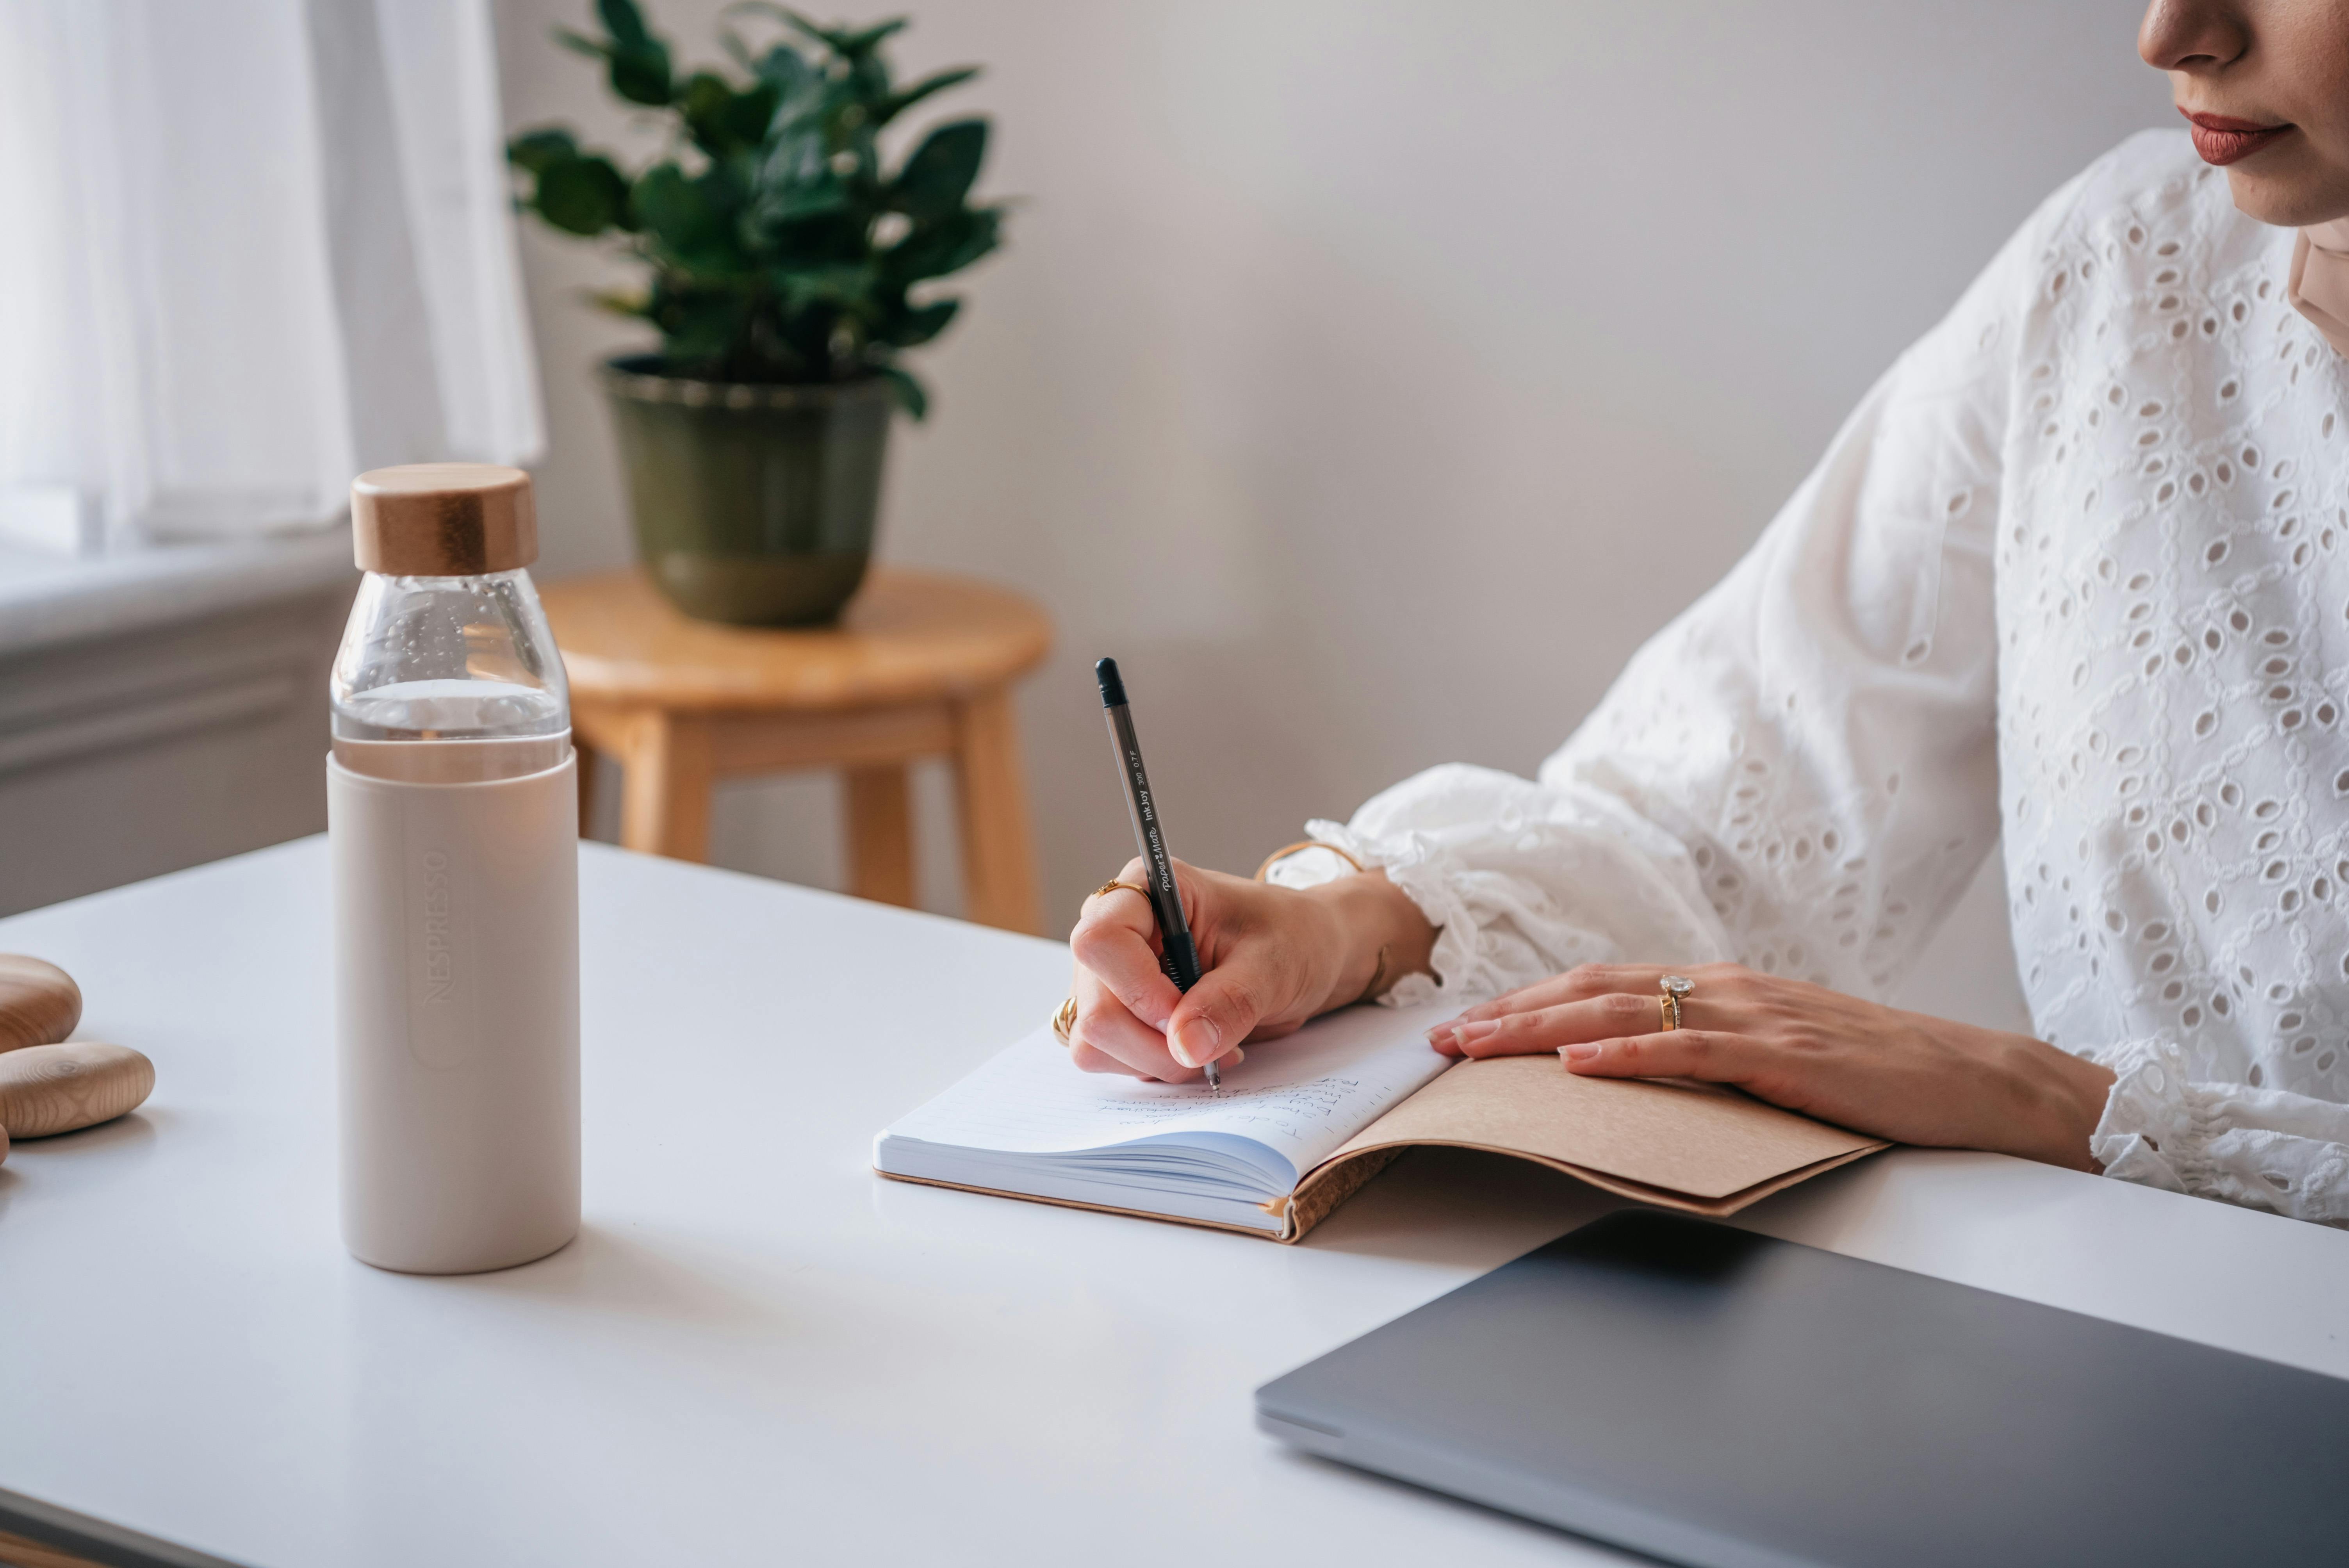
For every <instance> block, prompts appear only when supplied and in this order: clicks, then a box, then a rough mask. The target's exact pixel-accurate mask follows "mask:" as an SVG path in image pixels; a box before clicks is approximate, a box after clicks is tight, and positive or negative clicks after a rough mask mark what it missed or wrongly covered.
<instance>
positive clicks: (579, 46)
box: [554, 27, 612, 60]
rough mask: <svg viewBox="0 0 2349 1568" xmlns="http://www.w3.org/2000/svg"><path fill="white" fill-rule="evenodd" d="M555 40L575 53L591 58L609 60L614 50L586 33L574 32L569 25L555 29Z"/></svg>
mask: <svg viewBox="0 0 2349 1568" xmlns="http://www.w3.org/2000/svg"><path fill="white" fill-rule="evenodd" d="M554 41H555V42H556V43H558V44H560V45H562V46H564V48H566V49H569V50H570V51H572V53H574V54H578V55H585V56H586V57H588V58H589V59H591V60H608V59H610V58H611V57H612V51H611V50H610V49H608V48H606V47H605V46H603V45H602V44H599V43H597V42H596V41H595V39H593V38H591V37H589V36H587V35H585V33H574V32H573V31H572V30H571V29H570V28H568V27H557V28H555V29H554Z"/></svg>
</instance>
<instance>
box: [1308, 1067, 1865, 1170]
mask: <svg viewBox="0 0 2349 1568" xmlns="http://www.w3.org/2000/svg"><path fill="white" fill-rule="evenodd" d="M1413 1143H1452V1144H1461V1145H1464V1146H1466V1147H1469V1148H1474V1149H1490V1150H1497V1151H1499V1152H1501V1153H1504V1154H1516V1155H1523V1156H1527V1157H1530V1158H1533V1159H1537V1160H1540V1161H1545V1162H1547V1163H1551V1164H1557V1165H1567V1166H1572V1167H1575V1168H1576V1170H1575V1174H1577V1175H1585V1176H1588V1175H1590V1174H1592V1173H1596V1174H1597V1175H1599V1176H1602V1177H1613V1178H1615V1179H1616V1180H1617V1181H1620V1182H1629V1183H1632V1184H1635V1185H1636V1186H1637V1187H1640V1188H1643V1189H1648V1190H1650V1191H1643V1192H1640V1193H1637V1194H1635V1195H1637V1196H1641V1197H1646V1196H1649V1195H1650V1192H1661V1193H1667V1194H1670V1193H1679V1194H1685V1195H1686V1196H1687V1197H1690V1198H1693V1199H1698V1200H1702V1201H1705V1202H1703V1203H1702V1206H1703V1207H1706V1208H1712V1207H1713V1206H1714V1205H1716V1204H1717V1203H1719V1202H1722V1201H1723V1200H1727V1199H1730V1198H1732V1197H1733V1196H1736V1195H1739V1194H1742V1193H1744V1192H1746V1191H1748V1190H1749V1189H1752V1188H1754V1187H1758V1186H1760V1185H1762V1184H1763V1183H1764V1182H1773V1183H1775V1184H1783V1183H1777V1182H1776V1179H1777V1178H1780V1177H1785V1176H1789V1175H1792V1174H1793V1173H1795V1172H1796V1171H1806V1173H1809V1168H1811V1167H1818V1168H1819V1169H1822V1170H1824V1169H1826V1165H1825V1164H1824V1163H1822V1162H1826V1161H1831V1162H1833V1163H1835V1164H1841V1163H1843V1161H1846V1160H1850V1159H1857V1157H1858V1156H1860V1155H1862V1154H1868V1153H1873V1152H1874V1151H1876V1150H1879V1149H1883V1148H1887V1147H1889V1145H1887V1144H1885V1143H1884V1142H1883V1141H1881V1140H1878V1139H1873V1138H1863V1137H1861V1136H1860V1135H1859V1134H1857V1133H1856V1132H1847V1131H1846V1130H1844V1129H1842V1128H1840V1127H1830V1126H1828V1125H1827V1124H1826V1122H1823V1121H1813V1120H1812V1119H1810V1118H1808V1117H1806V1116H1797V1115H1795V1113H1794V1112H1793V1111H1790V1110H1780V1109H1778V1108H1777V1107H1775V1106H1770V1105H1764V1104H1763V1103H1762V1102H1761V1101H1760V1100H1758V1099H1750V1098H1748V1097H1747V1096H1745V1095H1742V1094H1739V1093H1738V1092H1736V1091H1735V1090H1734V1089H1729V1088H1721V1087H1719V1086H1718V1085H1713V1084H1699V1083H1688V1082H1682V1081H1679V1080H1671V1081H1662V1080H1658V1079H1653V1078H1583V1077H1581V1076H1579V1075H1578V1074H1575V1073H1570V1072H1568V1071H1567V1070H1566V1065H1565V1064H1564V1063H1563V1062H1561V1061H1559V1060H1558V1059H1557V1057H1555V1056H1551V1055H1549V1054H1547V1053H1544V1054H1543V1055H1541V1056H1533V1057H1494V1058H1491V1059H1489V1060H1485V1061H1466V1062H1463V1063H1461V1064H1460V1065H1459V1066H1458V1067H1455V1068H1452V1069H1451V1070H1450V1071H1449V1072H1446V1073H1444V1075H1442V1076H1441V1077H1439V1078H1435V1079H1433V1081H1432V1082H1430V1083H1429V1084H1428V1085H1427V1086H1426V1087H1425V1088H1422V1089H1421V1090H1420V1091H1419V1092H1418V1093H1417V1094H1414V1095H1413V1096H1412V1097H1411V1098H1410V1099H1406V1100H1404V1101H1403V1102H1402V1104H1401V1105H1398V1106H1396V1107H1395V1108H1394V1109H1392V1110H1390V1111H1388V1112H1387V1113H1386V1114H1385V1115H1384V1116H1382V1117H1381V1118H1379V1119H1378V1120H1376V1121H1374V1122H1372V1123H1371V1125H1370V1126H1368V1127H1366V1128H1364V1129H1363V1130H1361V1131H1360V1132H1358V1133H1356V1134H1355V1135H1354V1136H1353V1138H1352V1139H1351V1140H1349V1141H1348V1142H1346V1143H1345V1144H1344V1145H1342V1146H1341V1147H1340V1149H1339V1150H1338V1151H1337V1152H1336V1153H1334V1154H1332V1155H1331V1156H1330V1158H1329V1159H1328V1160H1326V1161H1323V1162H1322V1163H1321V1164H1320V1165H1319V1166H1318V1167H1316V1168H1315V1172H1314V1173H1315V1174H1316V1175H1319V1173H1320V1172H1322V1171H1330V1170H1331V1169H1332V1168H1333V1167H1335V1166H1337V1165H1339V1164H1340V1163H1341V1162H1342V1161H1346V1160H1348V1159H1350V1157H1352V1156H1353V1155H1356V1154H1359V1153H1361V1152H1364V1151H1367V1150H1373V1149H1381V1148H1388V1147H1392V1146H1393V1145H1397V1144H1413ZM1600 1185H1603V1186H1609V1187H1615V1186H1616V1183H1615V1182H1610V1181H1602V1182H1601V1183H1600ZM1616 1190H1618V1191H1621V1190H1622V1189H1621V1188H1619V1187H1618V1188H1616ZM1772 1190H1773V1191H1775V1185H1774V1186H1773V1189H1772ZM1762 1195H1763V1194H1761V1193H1755V1194H1754V1196H1756V1197H1759V1196H1762ZM1303 1196H1304V1193H1303V1191H1302V1187H1301V1186H1300V1191H1299V1199H1300V1201H1301V1200H1302V1198H1303ZM1691 1206H1697V1205H1691Z"/></svg>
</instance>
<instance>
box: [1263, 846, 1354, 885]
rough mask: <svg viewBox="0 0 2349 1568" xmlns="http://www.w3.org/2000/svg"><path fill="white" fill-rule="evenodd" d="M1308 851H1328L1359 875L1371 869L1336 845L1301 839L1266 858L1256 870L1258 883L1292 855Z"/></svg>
mask: <svg viewBox="0 0 2349 1568" xmlns="http://www.w3.org/2000/svg"><path fill="white" fill-rule="evenodd" d="M1308 850H1327V851H1330V853H1331V854H1333V855H1335V856H1337V857H1338V858H1339V859H1340V860H1341V861H1345V862H1346V863H1347V864H1348V865H1350V866H1351V867H1353V868H1354V870H1355V872H1356V873H1357V874H1359V873H1361V872H1367V871H1369V870H1370V869H1371V868H1370V867H1368V866H1366V865H1364V864H1363V863H1362V862H1361V861H1358V860H1356V859H1355V858H1354V857H1353V856H1351V855H1350V854H1348V853H1347V852H1346V851H1343V850H1341V849H1340V848H1339V847H1338V846H1337V845H1335V844H1325V843H1323V842H1322V841H1320V840H1319V839H1299V840H1298V841H1296V842H1295V843H1293V844H1288V845H1284V846H1283V847H1281V848H1280V849H1278V850H1275V851H1272V853H1270V854H1268V855H1267V856H1265V857H1264V864H1262V865H1260V866H1258V867H1257V868H1256V880H1257V881H1258V882H1263V881H1265V880H1266V878H1267V874H1268V872H1271V870H1272V868H1273V867H1274V866H1276V865H1278V864H1279V863H1280V862H1281V861H1285V860H1287V859H1288V857H1289V856H1291V855H1301V854H1303V853H1304V852H1305V851H1308Z"/></svg>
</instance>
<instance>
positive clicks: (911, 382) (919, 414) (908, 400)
mask: <svg viewBox="0 0 2349 1568" xmlns="http://www.w3.org/2000/svg"><path fill="white" fill-rule="evenodd" d="M881 379H883V380H884V381H886V382H887V383H889V390H890V391H892V392H894V393H895V394H896V397H897V407H900V408H903V409H904V410H905V412H906V413H907V414H909V415H911V416H913V418H914V420H915V422H916V424H918V423H920V422H921V421H922V420H924V419H926V418H928V417H929V413H930V395H929V394H928V393H926V392H925V391H923V390H922V384H921V383H920V382H918V381H916V380H915V379H914V378H913V377H912V376H911V375H909V374H907V373H906V372H905V371H903V370H900V369H898V368H897V367H896V366H894V365H885V366H882V367H881Z"/></svg>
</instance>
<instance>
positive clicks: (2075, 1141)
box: [1428, 964, 2113, 1171]
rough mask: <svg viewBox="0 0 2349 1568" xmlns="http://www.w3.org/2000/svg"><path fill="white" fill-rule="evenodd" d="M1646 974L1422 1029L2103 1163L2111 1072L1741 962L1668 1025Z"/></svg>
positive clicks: (1703, 982)
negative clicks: (2100, 1127) (2092, 1140)
mask: <svg viewBox="0 0 2349 1568" xmlns="http://www.w3.org/2000/svg"><path fill="white" fill-rule="evenodd" d="M1671 973H1674V971H1671V970H1668V969H1665V968H1662V967H1661V966H1658V965H1637V964H1633V965H1600V964H1591V965H1583V966H1582V967H1581V968H1579V969H1574V970H1569V971H1568V973H1566V974H1564V975H1557V976H1554V977H1553V978H1551V979H1547V980H1544V981H1541V982H1539V983H1538V984H1536V985H1527V986H1526V987H1525V988H1523V989H1522V990H1517V991H1512V992H1510V993H1509V994H1508V995H1505V996H1500V997H1496V998H1495V999H1494V1000H1493V1001H1490V1002H1487V1003H1485V1004H1484V1005H1483V1006H1477V1007H1471V1008H1469V1009H1468V1010H1467V1011H1466V1012H1464V1013H1463V1014H1461V1015H1460V1016H1459V1017H1457V1018H1455V1019H1454V1020H1453V1021H1452V1022H1450V1023H1448V1024H1439V1025H1438V1026H1435V1027H1434V1028H1433V1029H1431V1030H1429V1031H1428V1043H1429V1044H1431V1045H1433V1047H1435V1048H1436V1049H1437V1050H1439V1051H1442V1052H1444V1054H1445V1055H1447V1056H1455V1057H1460V1056H1464V1057H1501V1056H1519V1055H1525V1054H1528V1053H1531V1052H1537V1051H1557V1053H1558V1054H1559V1056H1560V1057H1563V1058H1564V1060H1565V1063H1566V1067H1567V1069H1568V1071H1570V1072H1576V1073H1580V1074H1583V1075H1585V1076H1587V1077H1591V1078H1702V1079H1706V1080H1709V1081H1711V1082H1713V1083H1725V1084H1734V1085H1735V1086H1736V1087H1737V1088H1742V1089H1744V1090H1745V1091H1746V1092H1747V1093H1748V1094H1751V1095H1753V1096H1754V1098H1755V1099H1765V1100H1768V1101H1769V1102H1770V1103H1771V1104H1773V1105H1781V1106H1784V1107H1785V1108H1786V1109H1789V1110H1798V1111H1801V1112H1803V1113H1804V1114H1805V1115H1806V1116H1816V1117H1817V1118H1818V1119H1821V1120H1823V1121H1832V1122H1834V1123H1836V1124H1837V1126H1839V1127H1847V1128H1849V1129H1851V1130H1853V1131H1854V1132H1864V1133H1868V1134H1869V1135H1871V1136H1873V1137H1877V1138H1887V1139H1890V1140H1893V1141H1894V1142H1897V1143H1920V1144H1927V1145H1932V1146H1938V1147H1940V1148H1945V1149H1987V1150H1994V1151H1996V1152H1998V1153H2002V1154H2018V1155H2021V1156H2023V1158H2025V1159H2028V1160H2039V1161H2045V1162H2046V1163H2048V1164H2050V1165H2064V1166H2069V1167H2071V1168H2072V1169H2074V1170H2078V1171H2094V1170H2097V1169H2100V1168H2099V1167H2098V1166H2097V1165H2096V1163H2095V1161H2094V1160H2093V1159H2092V1158H2091V1157H2090V1155H2089V1153H2088V1139H2089V1136H2090V1135H2091V1134H2092V1133H2093V1132H2094V1131H2095V1127H2096V1123H2097V1121H2098V1120H2099V1119H2102V1117H2103V1115H2104V1109H2105V1097H2106V1093H2107V1092H2108V1091H2109V1090H2110V1089H2111V1088H2112V1084H2113V1075H2112V1073H2111V1072H2110V1071H2108V1070H2107V1069H2106V1068H2100V1067H2098V1066H2096V1065H2095V1063H2094V1062H2090V1061H2085V1060H2083V1059H2081V1058H2080V1057H2075V1056H2073V1055H2071V1054H2070V1053H2068V1052H2065V1051H2060V1050H2058V1049H2056V1048H2055V1047H2054V1046H2051V1045H2048V1044H2046V1043H2045V1042H2044V1041H2041V1040H2034V1039H2033V1038H2031V1037H2029V1036H2027V1035H2009V1034H2002V1033H2001V1032H1999V1031H1998V1030H1995V1029H1983V1028H1977V1027H1976V1026H1973V1025H1971V1024H1959V1023H1952V1022H1951V1021H1950V1020H1948V1019H1946V1018H1933V1017H1928V1016H1925V1015H1924V1014H1921V1013H1903V1012H1900V1011H1899V1010H1898V1009H1896V1008H1892V1007H1887V1006H1883V1005H1882V1004H1880V1003H1876V1002H1863V1001H1861V1000H1860V999H1859V998H1858V997H1857V996H1847V995H1843V994H1842V993H1841V992H1838V991H1829V990H1827V989H1826V988H1825V987H1824V986H1819V985H1806V984H1804V983H1803V982H1802V981H1799V980H1784V979H1780V978H1779V977H1778V976H1776V975H1763V974H1759V973H1756V972H1755V971H1754V970H1751V969H1747V968H1745V967H1744V966H1743V965H1736V964H1706V965H1699V966H1697V967H1695V968H1692V969H1686V970H1682V971H1679V972H1678V973H1682V974H1684V975H1687V976H1688V977H1689V978H1690V979H1691V980H1692V981H1693V982H1695V986H1696V988H1695V990H1694V991H1693V992H1692V993H1691V995H1689V996H1688V998H1687V999H1686V1000H1685V1001H1683V1002H1682V1004H1681V1019H1680V1027H1679V1028H1677V1029H1671V1030H1667V1029H1665V1028H1664V1026H1663V1010H1662V1004H1661V998H1660V995H1659V992H1658V984H1659V982H1661V980H1662V978H1663V977H1664V975H1668V974H1671Z"/></svg>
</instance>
